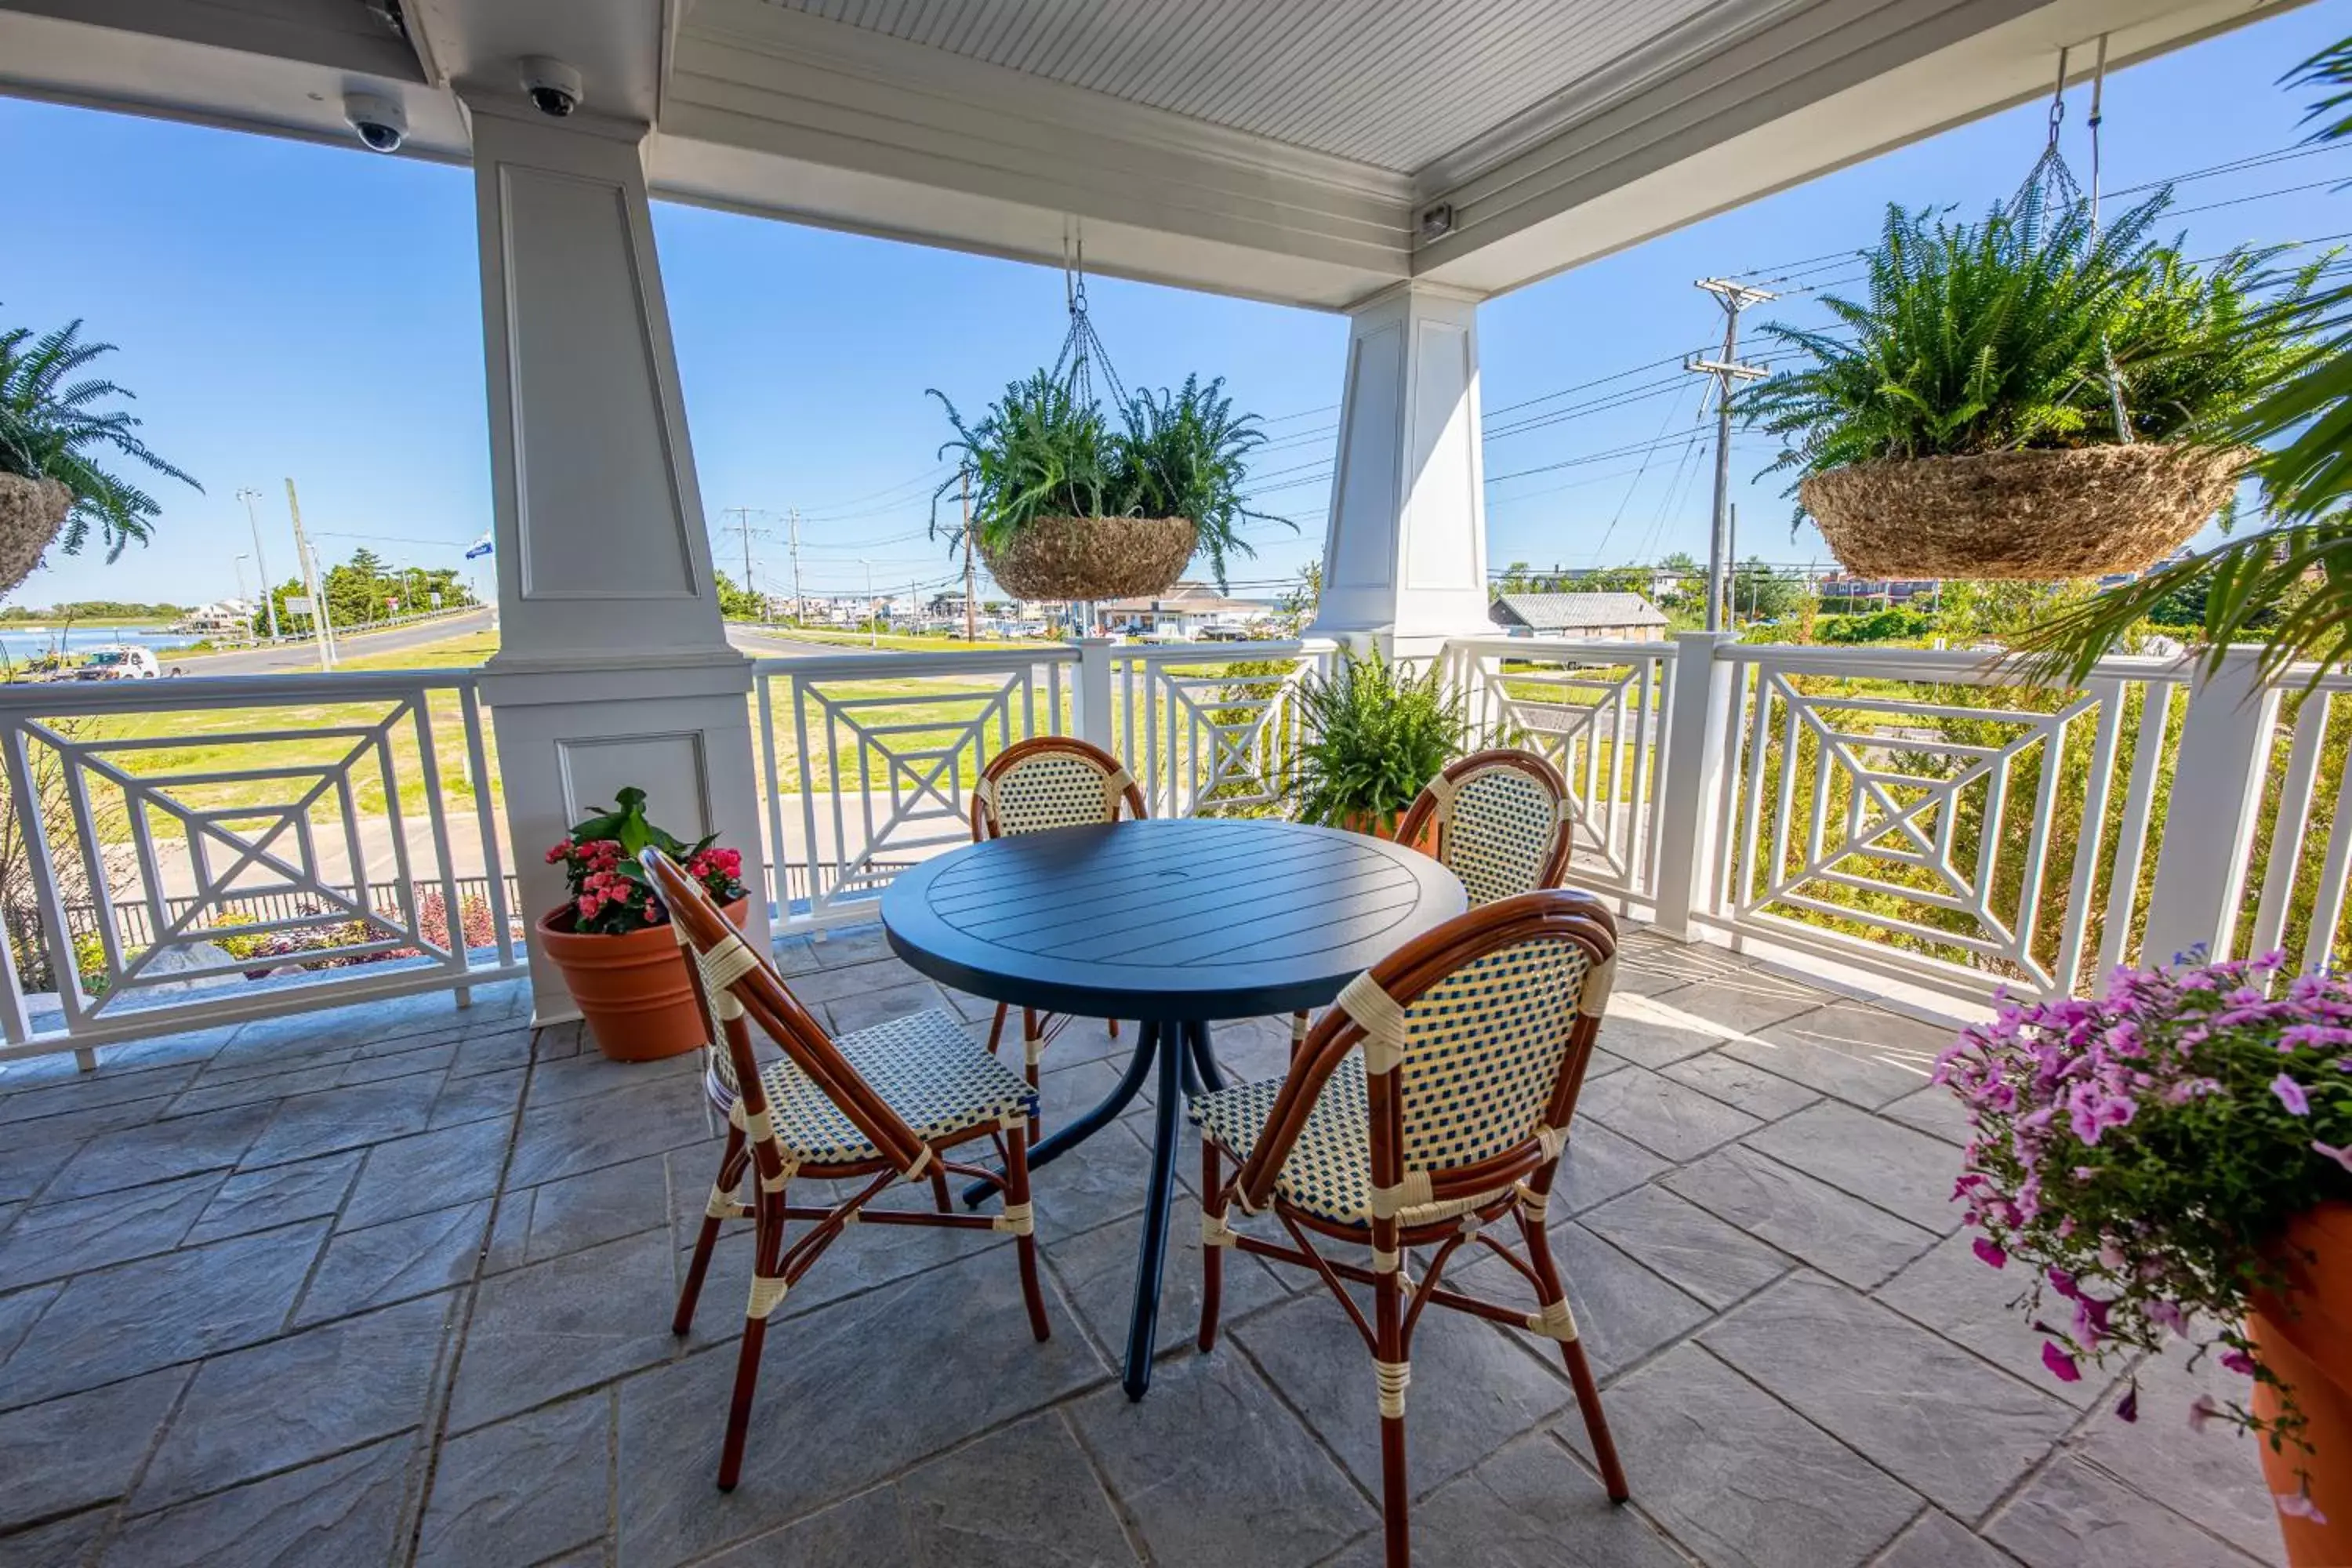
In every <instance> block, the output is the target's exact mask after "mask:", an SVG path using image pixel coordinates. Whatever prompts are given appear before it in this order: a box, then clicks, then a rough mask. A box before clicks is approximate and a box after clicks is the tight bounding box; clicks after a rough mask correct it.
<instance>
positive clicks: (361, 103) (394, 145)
mask: <svg viewBox="0 0 2352 1568" xmlns="http://www.w3.org/2000/svg"><path fill="white" fill-rule="evenodd" d="M343 118H344V119H345V120H347V121H350V122H351V127H352V130H354V131H356V132H359V133H360V143H361V145H362V146H364V147H366V148H367V149H368V151H370V152H371V153H397V152H399V151H400V144H401V143H402V142H405V141H407V140H408V111H407V110H404V109H403V108H401V107H400V100H398V99H395V98H386V97H384V96H383V94H381V93H373V92H354V93H350V94H347V95H345V97H344V99H343Z"/></svg>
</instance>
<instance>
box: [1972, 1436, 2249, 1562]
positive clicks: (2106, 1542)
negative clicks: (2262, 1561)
mask: <svg viewBox="0 0 2352 1568" xmlns="http://www.w3.org/2000/svg"><path fill="white" fill-rule="evenodd" d="M1985 1535H1986V1537H1987V1538H1988V1539H1989V1540H1990V1541H1992V1542H1994V1543H1996V1544H1997V1545H1999V1546H2000V1547H2001V1548H2003V1549H2004V1550H2006V1551H2008V1552H2011V1553H2013V1554H2014V1555H2016V1556H2017V1557H2018V1558H2019V1559H2020V1560H2021V1561H2022V1562H2023V1563H2026V1565H2027V1568H2242V1565H2243V1564H2247V1563H2252V1562H2254V1561H2256V1559H2253V1558H2250V1557H2247V1556H2246V1555H2244V1554H2243V1553H2242V1552H2238V1551H2237V1550H2236V1549H2235V1548H2233V1547H2231V1546H2228V1545H2226V1544H2224V1543H2223V1542H2221V1540H2220V1538H2218V1537H2216V1536H2211V1535H2208V1534H2206V1533H2205V1532H2204V1531H2201V1530H2200V1529H2198V1528H2197V1526H2196V1525H2195V1524H2193V1523H2192V1522H2190V1521H2188V1520H2186V1519H2183V1518H2181V1517H2180V1516H2179V1514H2177V1513H2174V1512H2172V1511H2170V1510H2168V1509H2165V1508H2162V1507H2160V1506H2158V1504H2156V1503H2154V1502H2151V1501H2150V1500H2147V1498H2144V1497H2142V1496H2140V1495H2139V1494H2138V1493H2137V1492H2136V1491H2133V1490H2132V1489H2130V1488H2128V1487H2126V1486H2125V1485H2124V1484H2123V1483H2122V1482H2120V1481H2118V1480H2116V1479H2113V1478H2112V1477H2108V1476H2105V1475H2102V1474H2100V1473H2099V1471H2098V1470H2097V1469H2096V1468H2094V1467H2092V1466H2090V1465H2088V1464H2085V1463H2084V1461H2083V1460H2081V1459H2080V1458H2065V1459H2061V1460H2060V1461H2059V1462H2058V1463H2056V1464H2054V1465H2052V1466H2051V1467H2050V1468H2048V1469H2046V1470H2044V1471H2042V1474H2040V1475H2039V1476H2036V1477H2035V1478H2034V1479H2033V1481H2032V1485H2030V1486H2028V1487H2027V1488H2026V1489H2024V1490H2023V1491H2022V1492H2021V1493H2019V1494H2018V1496H2017V1497H2016V1499H2015V1500H2012V1501H2011V1503H2010V1504H2009V1505H2008V1506H2007V1507H2005V1508H2003V1509H2002V1510H2000V1513H1999V1514H1997V1515H1995V1516H1994V1518H1993V1521H1992V1522H1991V1523H1990V1524H1988V1525H1987V1526H1985Z"/></svg>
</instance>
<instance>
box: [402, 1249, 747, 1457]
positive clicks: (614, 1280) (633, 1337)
mask: <svg viewBox="0 0 2352 1568" xmlns="http://www.w3.org/2000/svg"><path fill="white" fill-rule="evenodd" d="M747 1272H748V1271H747ZM676 1290H677V1287H676V1285H675V1284H674V1282H673V1280H672V1276H671V1269H670V1246H669V1241H668V1238H667V1236H666V1235H665V1234H664V1233H663V1232H660V1231H646V1232H642V1233H640V1234H638V1235H636V1236H633V1237H626V1238H625V1239H623V1240H620V1241H614V1242H607V1243H606V1244H605V1245H604V1246H603V1247H589V1248H587V1249H585V1250H584V1251H581V1252H569V1253H565V1254H564V1255H563V1256H562V1257H560V1258H551V1259H549V1260H548V1261H547V1262H545V1263H537V1264H533V1265H531V1266H530V1267H529V1268H518V1269H515V1270H513V1271H512V1272H510V1273H506V1274H497V1275H493V1276H491V1277H490V1278H489V1279H485V1280H483V1281H482V1283H481V1284H480V1286H478V1288H477V1289H476V1291H475V1295H474V1317H473V1321H472V1323H471V1325H470V1326H469V1327H468V1328H467V1331H466V1344H465V1349H464V1352H463V1353H462V1355H461V1356H460V1358H459V1360H458V1363H457V1382H456V1384H455V1385H454V1386H453V1388H452V1389H451V1391H450V1395H449V1430H450V1431H452V1432H463V1431H467V1430H468V1429H470V1428H472V1427H475V1426H483V1425H486V1424H487V1423H488V1422H491V1421H496V1420H498V1419H499V1417H501V1416H506V1415H513V1414H515V1413H516V1412H517V1411H519V1410H527V1409H529V1408H530V1407H531V1406H532V1405H540V1404H543V1403H545V1402H546V1401H548V1400H550V1399H552V1398H555V1397H556V1396H557V1395H559V1394H570V1393H572V1392H573V1391H575V1390H577V1389H583V1388H588V1387H592V1386H593V1385H594V1384H599V1383H603V1382H604V1381H605V1380H606V1379H608V1378H614V1377H618V1376H620V1375H621V1374H622V1373H628V1372H635V1371H636V1370H637V1369H638V1368H640V1367H646V1366H652V1365H654V1364H655V1363H657V1362H663V1361H667V1360H669V1359H670V1358H671V1357H672V1356H674V1355H675V1354H676V1353H677V1339H676V1338H675V1337H674V1336H673V1335H672V1334H671V1333H670V1331H669V1320H670V1312H671V1310H672V1309H673V1308H674V1307H675V1306H676V1304H677V1301H676ZM717 1306H719V1303H718V1302H716V1301H714V1302H711V1303H710V1304H709V1307H717ZM706 1310H709V1308H706Z"/></svg>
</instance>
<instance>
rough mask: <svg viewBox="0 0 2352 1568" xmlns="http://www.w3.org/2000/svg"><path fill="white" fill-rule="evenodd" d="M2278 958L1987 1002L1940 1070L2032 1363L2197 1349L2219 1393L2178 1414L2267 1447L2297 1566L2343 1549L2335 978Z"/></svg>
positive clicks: (2343, 1202)
mask: <svg viewBox="0 0 2352 1568" xmlns="http://www.w3.org/2000/svg"><path fill="white" fill-rule="evenodd" d="M2282 963H2283V961H2282V959H2281V956H2280V955H2279V954H2277V953H2271V954H2268V955H2266V956H2263V957H2261V958H2257V959H2254V960H2252V961H2235V962H2230V963H2179V964H2177V965H2173V966H2170V967H2166V968H2160V969H2152V970H2131V969H2120V970H2117V971H2116V973H2115V975H2114V976H2113V978H2112V979H2111V980H2110V982H2109V984H2108V986H2107V991H2106V994H2105V996H2103V997H2100V998H2097V999H2093V1000H2085V999H2082V998H2075V997H2068V998H2063V999H2059V1000H2054V1001H2047V1002H2036V1003H2032V1004H2028V1005H2013V1006H2009V1007H2005V1008H2003V1009H2002V1011H2001V1012H2000V1016H1998V1018H1996V1019H1995V1020H1994V1021H1993V1022H1992V1023H1990V1024H1985V1025H1979V1026H1974V1027H1971V1028H1970V1029H1969V1030H1968V1031H1967V1032H1965V1033H1964V1034H1963V1035H1962V1036H1961V1037H1960V1038H1959V1041H1958V1043H1957V1044H1956V1045H1954V1046H1953V1047H1951V1049H1949V1050H1948V1051H1946V1052H1945V1053H1944V1055H1943V1057H1942V1058H1941V1059H1940V1061H1939V1062H1938V1063H1937V1079H1938V1080H1939V1081H1941V1082H1944V1083H1947V1084H1948V1085H1950V1086H1951V1087H1952V1088H1953V1089H1955V1090H1956V1091H1958V1095H1959V1097H1960V1099H1961V1100H1962V1102H1963V1103H1964V1104H1965V1105H1966V1107H1967V1108H1968V1110H1969V1115H1970V1117H1971V1119H1972V1121H1973V1122H1974V1127H1973V1130H1972V1132H1971V1136H1970V1138H1969V1144H1968V1151H1967V1154H1966V1159H1965V1169H1964V1171H1963V1173H1962V1174H1961V1176H1960V1178H1959V1182H1958V1187H1957V1189H1956V1191H1955V1194H1954V1195H1955V1197H1956V1199H1957V1200H1958V1201H1960V1202H1963V1203H1965V1204H1966V1205H1967V1221H1968V1223H1969V1225H1971V1226H1975V1227H1977V1228H1978V1229H1979V1231H1980V1232H1981V1234H1980V1235H1979V1236H1978V1237H1977V1238H1976V1240H1975V1244H1974V1245H1975V1248H1976V1253H1977V1256H1978V1257H1979V1258H1982V1259H1983V1260H1984V1261H1985V1262H1986V1263H1988V1264H1990V1265H1991V1266H1992V1267H1994V1268H2017V1271H2018V1273H2019V1274H2020V1275H2021V1276H2023V1277H2024V1278H2023V1279H2022V1280H2021V1291H2020V1298H2019V1305H2020V1306H2021V1308H2022V1309H2023V1310H2025V1311H2026V1312H2027V1313H2028V1314H2029V1315H2031V1316H2032V1320H2033V1324H2034V1327H2035V1328H2036V1329H2038V1330H2040V1331H2041V1332H2042V1336H2043V1342H2042V1365H2043V1366H2044V1368H2046V1369H2047V1371H2048V1373H2050V1374H2051V1375H2053V1376H2055V1377H2056V1378H2058V1379H2059V1380H2060V1381H2062V1382H2065V1383H2074V1382H2077V1381H2079V1380H2080V1379H2081V1377H2082V1376H2083V1366H2084V1363H2085V1362H2086V1361H2087V1362H2092V1363H2102V1364H2104V1363H2109V1362H2112V1361H2126V1362H2129V1361H2135V1360H2136V1359H2137V1358H2138V1357H2139V1356H2141V1355H2143V1354H2148V1353H2158V1352H2163V1351H2165V1350H2166V1349H2168V1348H2169V1347H2174V1346H2186V1347H2188V1348H2189V1352H2190V1354H2191V1356H2192V1358H2194V1359H2197V1360H2202V1359H2204V1358H2205V1357H2207V1356H2212V1357H2215V1358H2217V1359H2218V1361H2219V1363H2220V1365H2221V1368H2222V1370H2223V1371H2224V1372H2226V1373H2229V1374H2230V1379H2229V1381H2231V1382H2233V1383H2234V1384H2236V1388H2235V1390H2234V1391H2231V1392H2225V1393H2224V1394H2223V1396H2222V1397H2221V1398H2220V1399H2216V1398H2214V1397H2212V1396H2211V1395H2210V1394H2207V1395H2200V1397H2199V1399H2198V1401H2197V1402H2196V1404H2195V1405H2194V1406H2193V1407H2192V1408H2191V1409H2190V1410H2189V1412H2188V1415H2189V1420H2190V1421H2191V1422H2192V1423H2193V1424H2195V1425H2199V1426H2202V1425H2204V1424H2205V1423H2206V1422H2208V1421H2211V1420H2220V1421H2224V1422H2229V1423H2231V1424H2234V1425H2236V1426H2242V1427H2245V1428H2248V1429H2250V1430H2252V1431H2253V1432H2255V1433H2257V1434H2259V1435H2260V1436H2262V1437H2263V1439H2264V1440H2265V1441H2264V1445H2263V1468H2264V1471H2265V1473H2266V1474H2267V1475H2268V1477H2269V1479H2270V1485H2271V1489H2272V1491H2273V1493H2274V1494H2275V1496H2276V1500H2277V1503H2278V1509H2279V1514H2280V1525H2281V1529H2282V1531H2283V1533H2284V1536H2285V1539H2286V1546H2287V1555H2288V1558H2289V1560H2290V1561H2291V1562H2293V1563H2295V1564H2297V1565H2298V1568H2305V1565H2316V1564H2320V1563H2347V1562H2352V981H2347V979H2346V977H2344V976H2342V975H2336V974H2328V973H2306V974H2297V975H2294V976H2292V977H2288V976H2285V975H2283V974H2281V973H2279V971H2280V969H2281V966H2282ZM2116 1414H2117V1415H2120V1416H2122V1417H2123V1418H2124V1419H2125V1420H2127V1421H2129V1420H2137V1418H2138V1416H2139V1414H2140V1411H2139V1398H2138V1384H2137V1378H2135V1381H2134V1383H2133V1384H2132V1387H2131V1389H2130V1390H2129V1391H2128V1392H2127V1393H2126V1394H2125V1395H2124V1396H2123V1398H2122V1400H2121V1401H2120V1402H2119V1403H2118V1404H2117V1405H2116Z"/></svg>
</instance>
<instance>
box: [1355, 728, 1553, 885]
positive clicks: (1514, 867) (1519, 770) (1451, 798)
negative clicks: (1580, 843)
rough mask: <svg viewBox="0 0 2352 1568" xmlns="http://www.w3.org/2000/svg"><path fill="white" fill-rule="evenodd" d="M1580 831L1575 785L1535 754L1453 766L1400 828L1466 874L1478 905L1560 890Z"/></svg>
mask: <svg viewBox="0 0 2352 1568" xmlns="http://www.w3.org/2000/svg"><path fill="white" fill-rule="evenodd" d="M1573 829H1574V823H1573V820H1572V807H1571V804H1570V796H1569V793H1568V785H1567V784H1566V782H1565V781H1563V780H1562V779H1561V778H1560V776H1559V770H1558V769H1556V768H1554V767H1553V766H1552V765H1551V764H1550V763H1548V762H1546V761H1544V759H1543V758H1541V757H1539V756H1538V755H1536V754H1535V753H1534V752H1524V751H1518V750H1516V749H1509V748H1498V749H1496V750H1493V751H1486V752H1475V753H1474V754H1472V755H1470V756H1467V757H1464V758H1462V759H1461V760H1459V761H1458V762H1454V763H1448V764H1447V766H1446V768H1445V771H1444V773H1439V774H1438V775H1437V776H1436V777H1435V778H1433V779H1432V780H1430V781H1429V783H1428V784H1426V785H1425V786H1423V790H1422V792H1421V795H1420V796H1419V797H1418V798H1416V799H1415V800H1414V801H1413V803H1412V805H1411V806H1410V807H1409V808H1407V810H1406V812H1405V815H1404V816H1403V818H1402V820H1401V821H1400V822H1399V823H1398V825H1397V838H1398V840H1399V842H1401V843H1405V844H1414V845H1423V846H1425V847H1428V848H1429V849H1430V852H1431V853H1433V854H1434V855H1435V856H1436V857H1437V858H1438V859H1440V860H1441V861H1443V862H1444V864H1445V867H1446V868H1447V869H1448V870H1450V871H1452V872H1453V873H1454V875H1455V876H1457V877H1459V878H1461V879H1462V886H1463V888H1464V889H1465V890H1466V891H1467V892H1468V893H1469V895H1470V904H1471V907H1472V908H1474V909H1475V908H1477V907H1478V906H1480V905H1482V904H1491V903H1494V902H1495V901H1496V900H1500V899H1507V898H1510V897H1512V896H1514V895H1516V894H1519V893H1532V892H1535V891H1536V890H1538V889H1542V888H1550V887H1557V886H1558V885H1559V880H1560V879H1561V878H1562V877H1564V876H1565V875H1567V873H1568V857H1569V849H1570V833H1571V832H1572V831H1573Z"/></svg>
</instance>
